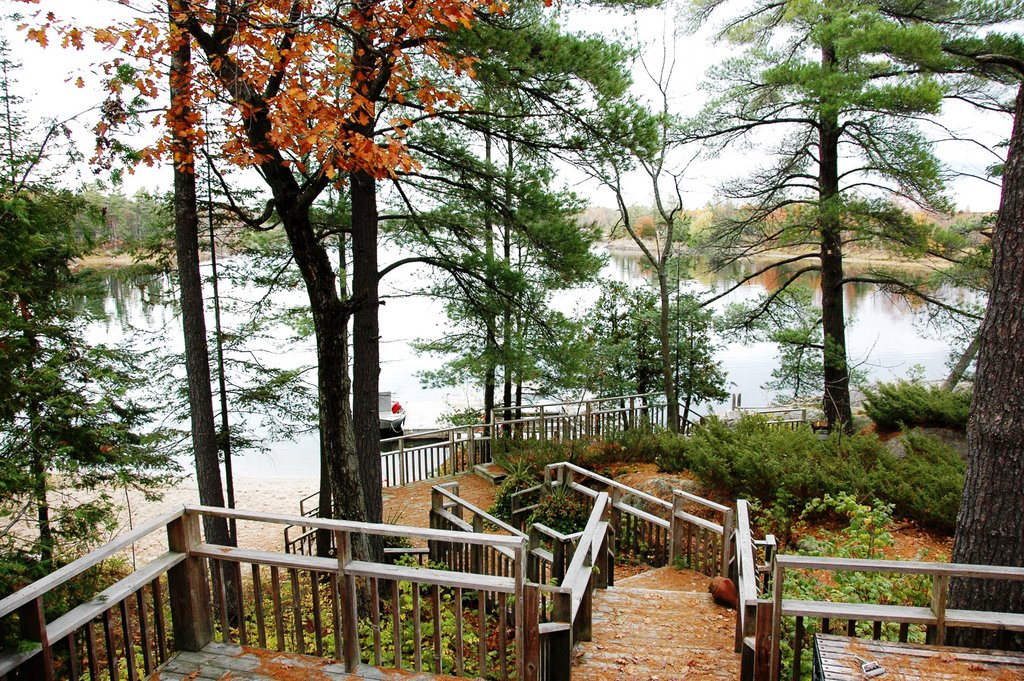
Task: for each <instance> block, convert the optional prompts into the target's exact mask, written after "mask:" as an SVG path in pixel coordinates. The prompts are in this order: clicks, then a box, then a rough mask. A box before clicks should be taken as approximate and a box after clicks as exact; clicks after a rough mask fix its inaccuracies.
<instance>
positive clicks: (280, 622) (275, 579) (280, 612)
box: [270, 565, 284, 653]
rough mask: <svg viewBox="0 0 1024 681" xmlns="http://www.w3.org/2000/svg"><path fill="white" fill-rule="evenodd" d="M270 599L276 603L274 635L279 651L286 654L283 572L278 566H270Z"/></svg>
mask: <svg viewBox="0 0 1024 681" xmlns="http://www.w3.org/2000/svg"><path fill="white" fill-rule="evenodd" d="M270 598H271V599H272V600H273V602H274V634H275V635H276V636H277V650H278V652H282V653H283V652H284V604H283V603H282V602H281V600H282V599H281V571H280V570H279V569H278V567H277V566H276V565H271V566H270Z"/></svg>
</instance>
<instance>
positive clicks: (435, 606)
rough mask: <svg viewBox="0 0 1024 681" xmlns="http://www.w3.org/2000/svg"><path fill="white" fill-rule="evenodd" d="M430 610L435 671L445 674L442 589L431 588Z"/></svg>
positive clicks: (436, 586) (435, 586)
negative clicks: (442, 644)
mask: <svg viewBox="0 0 1024 681" xmlns="http://www.w3.org/2000/svg"><path fill="white" fill-rule="evenodd" d="M430 610H431V615H432V616H433V618H434V671H435V672H437V673H438V674H443V673H444V664H443V663H444V656H443V653H442V650H441V642H442V641H441V587H439V586H438V585H437V584H433V585H431V587H430Z"/></svg>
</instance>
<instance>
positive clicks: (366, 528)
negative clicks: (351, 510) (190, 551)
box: [185, 506, 526, 549]
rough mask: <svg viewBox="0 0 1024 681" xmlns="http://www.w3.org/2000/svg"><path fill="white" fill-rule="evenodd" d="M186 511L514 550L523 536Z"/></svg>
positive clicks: (251, 513)
mask: <svg viewBox="0 0 1024 681" xmlns="http://www.w3.org/2000/svg"><path fill="white" fill-rule="evenodd" d="M185 511H186V512H189V513H198V514H200V515H208V516H214V517H218V518H235V519H236V520H254V521H258V522H265V523H272V524H275V525H299V524H302V525H305V526H306V527H311V528H314V529H320V530H339V531H341V532H354V533H359V534H373V535H379V536H384V537H410V538H416V539H439V540H442V541H453V542H462V543H466V544H487V545H497V546H505V547H508V548H512V549H516V548H520V547H523V546H525V543H526V540H525V539H524V538H523V537H510V536H506V535H502V534H469V533H465V532H452V531H449V530H433V529H430V528H427V527H412V526H408V525H384V524H375V523H364V522H356V521H353V520H330V519H327V518H306V517H303V516H294V515H286V514H280V513H261V512H257V511H242V510H238V509H228V508H220V507H218V506H185Z"/></svg>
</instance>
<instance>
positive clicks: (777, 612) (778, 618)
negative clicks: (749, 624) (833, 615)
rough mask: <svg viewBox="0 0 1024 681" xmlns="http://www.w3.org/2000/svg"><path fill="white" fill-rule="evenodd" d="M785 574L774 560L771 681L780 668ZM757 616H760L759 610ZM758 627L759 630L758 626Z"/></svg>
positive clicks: (774, 678)
mask: <svg viewBox="0 0 1024 681" xmlns="http://www.w3.org/2000/svg"><path fill="white" fill-rule="evenodd" d="M785 574H786V573H785V571H784V570H783V568H782V566H781V565H779V563H778V562H777V561H776V562H775V564H774V565H773V566H772V614H771V632H772V634H771V636H772V643H771V646H772V654H771V663H770V670H769V673H770V674H771V679H772V681H776V679H778V678H779V670H780V669H782V650H781V649H780V648H779V642H780V640H781V638H782V585H783V582H784V581H785ZM757 616H758V618H760V617H761V614H760V612H758V615H757ZM758 629H759V630H760V626H758ZM758 635H760V634H758Z"/></svg>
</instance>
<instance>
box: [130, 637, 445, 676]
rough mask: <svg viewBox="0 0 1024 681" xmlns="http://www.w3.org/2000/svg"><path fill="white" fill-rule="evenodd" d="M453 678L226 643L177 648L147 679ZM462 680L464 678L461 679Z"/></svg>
mask: <svg viewBox="0 0 1024 681" xmlns="http://www.w3.org/2000/svg"><path fill="white" fill-rule="evenodd" d="M225 679H230V680H231V681H456V680H455V677H453V676H441V675H437V674H427V673H425V672H408V671H402V670H398V669H381V668H379V667H370V666H367V665H362V666H360V668H359V671H358V673H356V674H349V673H347V672H345V667H344V665H343V664H342V663H341V662H338V661H337V660H329V659H325V658H319V657H311V656H309V655H295V654H292V653H279V652H273V651H269V650H262V649H260V648H251V647H248V646H238V645H234V644H226V643H211V644H209V645H208V646H206V647H205V648H203V650H202V651H200V652H179V653H177V654H175V655H174V657H172V658H171V659H170V660H168V661H167V662H166V663H164V665H162V666H161V667H160V669H159V670H157V671H156V672H155V673H154V674H153V675H152V676H150V677H148V679H147V681H224V680H225ZM463 681H465V680H463Z"/></svg>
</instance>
